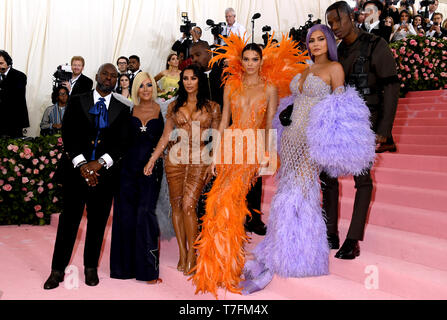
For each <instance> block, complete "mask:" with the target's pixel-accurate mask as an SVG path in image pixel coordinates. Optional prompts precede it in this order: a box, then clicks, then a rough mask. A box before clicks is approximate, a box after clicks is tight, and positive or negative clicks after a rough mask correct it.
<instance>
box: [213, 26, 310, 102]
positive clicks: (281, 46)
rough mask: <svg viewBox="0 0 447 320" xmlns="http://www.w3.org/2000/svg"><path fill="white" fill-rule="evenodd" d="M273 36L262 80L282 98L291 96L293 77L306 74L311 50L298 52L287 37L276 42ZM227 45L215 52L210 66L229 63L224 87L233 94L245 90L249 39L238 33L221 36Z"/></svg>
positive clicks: (269, 44)
mask: <svg viewBox="0 0 447 320" xmlns="http://www.w3.org/2000/svg"><path fill="white" fill-rule="evenodd" d="M273 36H274V35H272V36H271V37H270V38H269V41H268V42H267V45H266V47H265V48H264V49H263V50H262V60H263V63H262V67H261V76H262V78H263V79H264V80H265V81H266V82H267V83H270V84H272V85H274V86H275V87H276V88H277V90H278V96H279V98H283V97H286V96H288V95H290V88H289V84H290V81H292V79H293V77H294V76H295V75H296V74H298V73H301V72H303V71H304V69H306V67H307V64H306V60H308V59H309V56H308V55H307V51H305V52H302V51H300V50H299V49H298V43H297V42H296V41H293V40H292V39H291V38H289V37H287V36H286V35H282V39H281V41H280V42H279V43H275V44H273V43H272V40H273ZM221 38H222V39H223V41H224V42H225V43H226V45H223V46H217V49H216V50H215V51H214V57H213V58H212V59H211V60H210V66H213V65H214V63H218V62H219V61H222V60H226V67H225V68H224V69H223V74H224V76H223V79H222V83H223V85H226V86H229V87H230V92H231V93H235V92H237V91H238V90H241V88H243V86H242V75H243V74H244V67H243V66H242V50H243V49H244V47H245V46H246V45H247V43H248V39H247V40H245V35H244V37H243V38H240V37H239V36H237V35H235V34H233V33H232V34H230V36H229V37H227V38H224V37H222V36H221Z"/></svg>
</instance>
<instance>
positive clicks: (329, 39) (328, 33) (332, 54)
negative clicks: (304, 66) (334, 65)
mask: <svg viewBox="0 0 447 320" xmlns="http://www.w3.org/2000/svg"><path fill="white" fill-rule="evenodd" d="M317 30H319V31H321V32H323V34H324V37H325V38H326V43H327V51H328V58H329V60H331V61H338V54H337V42H336V41H335V36H334V33H333V32H332V30H331V28H329V27H328V26H326V25H324V24H316V25H314V26H313V27H312V28H310V29H309V31H308V32H307V36H306V46H307V49H308V50H309V40H310V36H311V35H312V33H314V32H315V31H317ZM309 54H310V57H311V59H312V61H313V62H315V57H314V55H313V54H312V52H310V50H309Z"/></svg>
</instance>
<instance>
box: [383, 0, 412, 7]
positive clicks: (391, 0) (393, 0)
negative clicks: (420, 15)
mask: <svg viewBox="0 0 447 320" xmlns="http://www.w3.org/2000/svg"><path fill="white" fill-rule="evenodd" d="M413 2H414V1H413ZM398 3H399V0H385V5H386V6H387V7H389V6H395V5H397V4H398Z"/></svg>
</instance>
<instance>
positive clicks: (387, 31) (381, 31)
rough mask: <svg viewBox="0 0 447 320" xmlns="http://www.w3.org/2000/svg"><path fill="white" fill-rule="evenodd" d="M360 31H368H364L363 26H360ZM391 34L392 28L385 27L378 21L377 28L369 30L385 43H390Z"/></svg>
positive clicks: (382, 22)
mask: <svg viewBox="0 0 447 320" xmlns="http://www.w3.org/2000/svg"><path fill="white" fill-rule="evenodd" d="M361 29H362V30H363V31H368V30H366V27H365V24H362V26H361ZM392 32H393V28H392V27H387V26H386V25H385V23H384V21H383V20H382V21H380V23H379V26H378V28H374V29H372V30H371V33H372V34H375V35H376V36H378V37H382V38H383V39H385V41H386V42H390V37H391V33H392Z"/></svg>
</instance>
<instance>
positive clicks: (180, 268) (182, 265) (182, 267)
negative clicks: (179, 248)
mask: <svg viewBox="0 0 447 320" xmlns="http://www.w3.org/2000/svg"><path fill="white" fill-rule="evenodd" d="M185 268H186V254H180V258H179V260H178V264H177V270H178V271H180V272H184V271H185Z"/></svg>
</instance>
